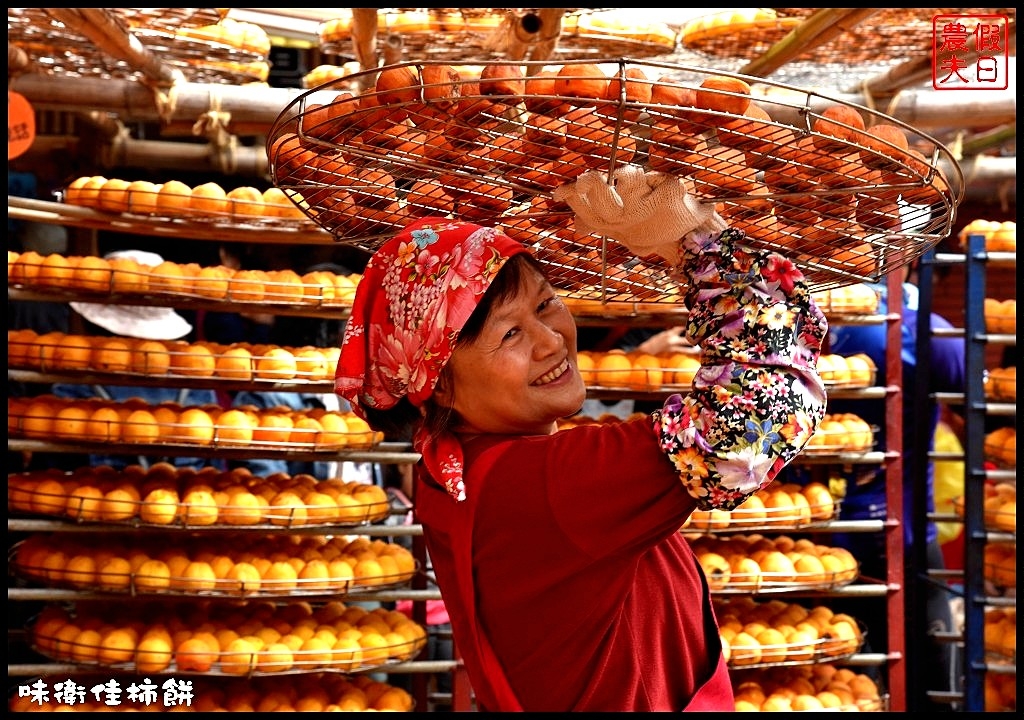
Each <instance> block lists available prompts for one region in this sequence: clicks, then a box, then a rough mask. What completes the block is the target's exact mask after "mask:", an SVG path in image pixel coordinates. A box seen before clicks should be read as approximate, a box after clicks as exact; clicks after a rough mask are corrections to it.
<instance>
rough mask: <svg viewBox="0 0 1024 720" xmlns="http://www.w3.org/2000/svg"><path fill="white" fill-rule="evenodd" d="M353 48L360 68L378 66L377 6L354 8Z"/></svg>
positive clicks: (366, 68)
mask: <svg viewBox="0 0 1024 720" xmlns="http://www.w3.org/2000/svg"><path fill="white" fill-rule="evenodd" d="M352 49H353V50H355V55H356V60H358V61H359V69H360V70H371V69H373V68H375V67H377V62H378V61H377V8H352Z"/></svg>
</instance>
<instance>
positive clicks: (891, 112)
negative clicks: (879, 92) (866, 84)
mask: <svg viewBox="0 0 1024 720" xmlns="http://www.w3.org/2000/svg"><path fill="white" fill-rule="evenodd" d="M902 95H903V91H902V90H897V91H896V94H895V95H893V96H892V99H890V100H889V104H888V105H887V106H886V108H885V114H886V115H888V116H889V117H896V115H895V113H896V108H897V107H899V104H900V97H901V96H902Z"/></svg>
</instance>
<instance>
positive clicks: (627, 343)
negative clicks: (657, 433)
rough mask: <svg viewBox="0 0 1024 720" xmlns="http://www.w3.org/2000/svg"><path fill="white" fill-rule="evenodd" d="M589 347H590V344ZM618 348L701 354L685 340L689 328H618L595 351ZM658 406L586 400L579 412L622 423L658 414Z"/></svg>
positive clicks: (629, 350)
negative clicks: (641, 414)
mask: <svg viewBox="0 0 1024 720" xmlns="http://www.w3.org/2000/svg"><path fill="white" fill-rule="evenodd" d="M588 344H589V343H588ZM611 347H615V348H620V349H622V350H625V351H626V352H631V351H636V352H640V353H649V354H651V355H657V354H659V353H676V352H680V353H687V354H692V355H694V356H695V357H696V356H697V355H698V354H699V353H700V350H699V349H698V348H696V347H694V346H693V345H691V344H690V343H689V341H688V340H687V339H686V328H685V327H683V326H681V325H676V326H674V327H670V328H665V329H663V330H658V329H657V328H646V327H638V328H629V327H628V326H621V325H620V326H616V327H613V328H611V329H610V330H609V331H607V333H606V334H605V336H604V337H603V338H600V339H598V340H597V343H596V345H594V346H593V349H595V350H597V351H599V352H604V351H607V350H608V348H611ZM657 406H658V403H657V402H648V401H644V400H636V399H635V398H622V399H620V400H603V399H597V398H587V399H586V400H585V401H584V403H583V409H582V410H581V411H580V412H581V413H582V414H583V415H587V416H589V417H592V418H600V417H601V416H603V415H608V414H611V415H616V416H618V417H620V418H622V419H623V420H625V419H626V418H628V417H629V416H630V415H632V414H633V413H634V412H651V411H653V410H656V409H657Z"/></svg>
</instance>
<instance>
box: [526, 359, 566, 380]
mask: <svg viewBox="0 0 1024 720" xmlns="http://www.w3.org/2000/svg"><path fill="white" fill-rule="evenodd" d="M568 369H569V361H568V360H563V361H562V364H561V365H559V366H558V367H557V368H555V369H554V370H552V371H551V372H549V373H544V374H543V375H541V376H540V377H539V378H537V379H536V380H534V381H533V385H547V384H548V383H549V382H554V381H555V380H557V379H558V378H560V377H562V375H564V374H565V372H566V371H567V370H568Z"/></svg>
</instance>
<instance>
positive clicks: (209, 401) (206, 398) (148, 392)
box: [52, 383, 218, 470]
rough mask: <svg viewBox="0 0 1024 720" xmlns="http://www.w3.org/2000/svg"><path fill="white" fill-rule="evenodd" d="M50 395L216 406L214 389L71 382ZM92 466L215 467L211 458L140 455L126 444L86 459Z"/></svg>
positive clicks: (58, 385)
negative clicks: (157, 463) (159, 465)
mask: <svg viewBox="0 0 1024 720" xmlns="http://www.w3.org/2000/svg"><path fill="white" fill-rule="evenodd" d="M52 392H53V394H54V395H56V396H57V397H60V398H68V399H71V400H88V399H94V398H100V399H103V400H112V401H114V402H125V401H127V400H131V399H132V398H138V399H140V400H143V401H145V402H146V403H148V404H149V405H153V406H155V405H159V404H160V403H168V402H169V403H178V404H179V405H181V406H182V407H191V406H203V405H216V404H217V393H216V392H214V391H213V390H199V389H193V388H165V387H132V386H122V385H76V384H71V383H57V384H55V385H54V386H53V390H52ZM89 461H90V463H92V464H93V465H110V466H111V467H113V468H115V469H118V470H120V469H122V468H124V467H126V466H128V465H135V464H141V465H143V466H144V467H148V466H150V465H152V464H153V463H155V462H160V461H166V462H169V463H171V464H172V465H174V466H175V467H179V468H194V469H197V470H198V469H200V468H203V467H206V466H207V465H214V466H216V465H218V464H217V463H216V462H214V461H213V459H212V458H198V457H159V456H153V455H145V456H140V455H139V453H138V452H133V449H132V446H131V445H129V444H122V445H114V446H111V452H110V453H109V454H108V453H103V454H99V453H97V454H94V455H90V456H89Z"/></svg>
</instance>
